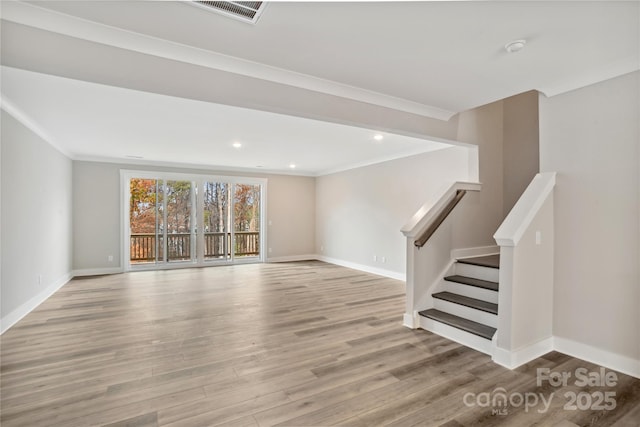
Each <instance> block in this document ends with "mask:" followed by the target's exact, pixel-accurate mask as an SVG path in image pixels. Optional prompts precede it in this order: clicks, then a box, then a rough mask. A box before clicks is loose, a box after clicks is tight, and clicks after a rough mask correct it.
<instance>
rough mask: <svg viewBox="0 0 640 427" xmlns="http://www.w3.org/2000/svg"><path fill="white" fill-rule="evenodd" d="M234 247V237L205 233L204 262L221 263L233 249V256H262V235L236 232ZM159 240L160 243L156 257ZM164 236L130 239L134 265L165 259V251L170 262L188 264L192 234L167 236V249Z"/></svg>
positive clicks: (250, 232)
mask: <svg viewBox="0 0 640 427" xmlns="http://www.w3.org/2000/svg"><path fill="white" fill-rule="evenodd" d="M234 237H235V239H234V240H235V242H234V243H235V244H234V245H232V244H231V233H204V257H205V259H219V258H225V257H230V256H231V248H234V256H236V257H238V256H257V255H260V232H258V231H236V232H235V233H234ZM156 239H158V245H157V250H158V253H157V256H156ZM162 243H163V236H162V235H156V234H154V233H132V234H131V239H130V260H131V262H134V263H140V262H153V261H156V259H157V260H162V259H163V258H164V252H163V250H164V249H165V247H166V251H167V261H185V260H190V259H191V258H192V257H191V234H190V233H171V234H167V242H166V246H165V245H163V244H162Z"/></svg>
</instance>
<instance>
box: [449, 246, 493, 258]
mask: <svg viewBox="0 0 640 427" xmlns="http://www.w3.org/2000/svg"><path fill="white" fill-rule="evenodd" d="M499 253H500V246H478V247H476V248H463V249H454V250H452V251H451V258H453V259H458V258H470V257H475V256H484V255H494V254H499Z"/></svg>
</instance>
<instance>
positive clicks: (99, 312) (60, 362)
mask: <svg viewBox="0 0 640 427" xmlns="http://www.w3.org/2000/svg"><path fill="white" fill-rule="evenodd" d="M403 312H404V284H403V283H402V282H399V281H395V280H391V279H387V278H382V277H379V276H375V275H372V274H367V273H361V272H357V271H354V270H349V269H346V268H342V267H338V266H334V265H330V264H325V263H321V262H315V261H310V262H297V263H283V264H253V265H237V266H224V267H214V268H201V269H183V270H173V271H158V272H136V273H128V274H120V275H112V276H102V277H93V278H86V279H75V280H73V281H71V282H70V283H69V284H67V285H66V286H64V287H63V288H62V289H61V290H60V291H58V292H57V293H56V294H55V295H53V296H52V297H51V298H50V299H49V300H47V301H46V302H45V303H43V304H42V305H41V306H40V307H38V308H37V309H36V310H35V311H34V312H32V313H31V314H29V315H28V316H27V317H25V318H24V319H23V320H21V321H20V322H19V323H18V324H17V325H15V326H14V327H13V328H11V329H10V330H9V331H7V332H6V333H5V334H4V335H3V336H2V337H1V338H0V344H1V346H2V347H1V353H0V356H1V366H0V372H1V376H0V391H1V400H0V422H1V425H2V427H11V426H30V427H34V426H64V427H73V426H81V427H85V426H109V427H124V426H218V425H220V426H229V427H233V426H238V427H242V426H253V427H255V426H260V427H263V426H338V425H341V426H382V425H385V426H414V425H420V426H431V425H433V426H448V427H453V426H471V425H473V426H495V425H507V426H529V425H540V426H559V427H567V426H575V425H579V426H611V425H616V426H618V427H622V426H633V427H637V426H638V425H640V422H639V420H640V380H638V379H634V378H632V377H629V376H626V375H622V374H619V373H618V374H617V378H618V381H617V382H616V385H615V386H609V387H599V386H588V387H578V386H576V385H575V383H574V381H575V379H572V381H570V382H569V383H568V384H567V386H564V387H554V386H552V385H550V384H549V383H548V382H544V383H543V384H541V385H540V386H538V385H537V384H536V372H537V371H536V369H537V368H550V369H551V370H552V371H556V372H575V370H576V369H578V368H585V369H587V370H588V371H597V370H598V367H597V366H594V365H592V364H589V363H587V362H584V361H581V360H578V359H575V358H571V357H568V356H565V355H562V354H559V353H550V354H548V355H546V356H544V357H542V358H539V359H537V360H535V361H533V362H531V363H530V364H528V365H527V366H524V367H522V368H521V369H518V370H516V371H509V370H507V369H505V368H502V367H500V366H498V365H495V364H493V363H492V362H491V360H490V358H489V357H488V356H486V355H484V354H481V353H478V352H476V351H474V350H470V349H468V348H465V347H462V346H460V345H459V344H456V343H454V342H451V341H449V340H446V339H444V338H441V337H439V336H436V335H433V334H431V333H429V332H426V331H422V330H415V331H413V330H409V329H407V328H405V327H403V326H401V318H402V313H403ZM499 387H501V388H502V389H504V392H505V393H506V394H508V395H509V396H514V395H515V394H518V393H519V394H521V395H522V396H527V394H526V393H531V394H534V393H536V394H537V395H540V394H542V395H543V396H544V397H545V398H547V399H551V398H552V399H551V403H550V405H549V407H548V409H547V410H546V411H542V408H543V406H542V404H539V405H537V406H535V407H531V408H526V409H525V407H524V406H523V405H517V403H518V401H517V400H515V401H514V403H513V404H511V405H509V406H506V407H500V408H499V409H503V412H502V414H495V413H492V410H493V409H495V407H493V406H486V405H480V404H479V403H482V402H484V401H483V400H482V396H485V395H483V393H484V394H486V396H489V394H488V393H494V391H495V390H496V389H497V388H499ZM604 391H609V392H613V393H615V403H616V408H615V410H611V411H607V410H580V409H578V410H573V411H571V410H566V409H565V405H566V404H567V398H566V397H564V393H567V392H575V393H587V394H590V396H591V394H593V393H596V392H604ZM494 394H495V393H494ZM486 396H485V397H486ZM491 396H493V395H491ZM583 397H584V396H583ZM584 399H586V397H584ZM584 399H583V400H584ZM465 402H466V403H465ZM579 403H584V402H579Z"/></svg>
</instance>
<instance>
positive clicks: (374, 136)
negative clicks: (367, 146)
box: [373, 133, 384, 141]
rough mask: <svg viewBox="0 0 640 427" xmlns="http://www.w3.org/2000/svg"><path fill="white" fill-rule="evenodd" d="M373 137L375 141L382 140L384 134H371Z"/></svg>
mask: <svg viewBox="0 0 640 427" xmlns="http://www.w3.org/2000/svg"><path fill="white" fill-rule="evenodd" d="M373 139H375V140H376V141H382V140H383V139H384V136H382V135H380V134H379V133H377V134H375V135H373Z"/></svg>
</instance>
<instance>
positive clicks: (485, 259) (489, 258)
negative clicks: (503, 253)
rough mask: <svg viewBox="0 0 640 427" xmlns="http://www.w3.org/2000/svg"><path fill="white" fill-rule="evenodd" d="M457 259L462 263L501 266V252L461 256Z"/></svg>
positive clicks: (491, 266)
mask: <svg viewBox="0 0 640 427" xmlns="http://www.w3.org/2000/svg"><path fill="white" fill-rule="evenodd" d="M457 261H458V262H460V263H462V264H471V265H478V266H480V267H490V268H500V254H496V255H485V256H477V257H472V258H460V259H458V260H457Z"/></svg>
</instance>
